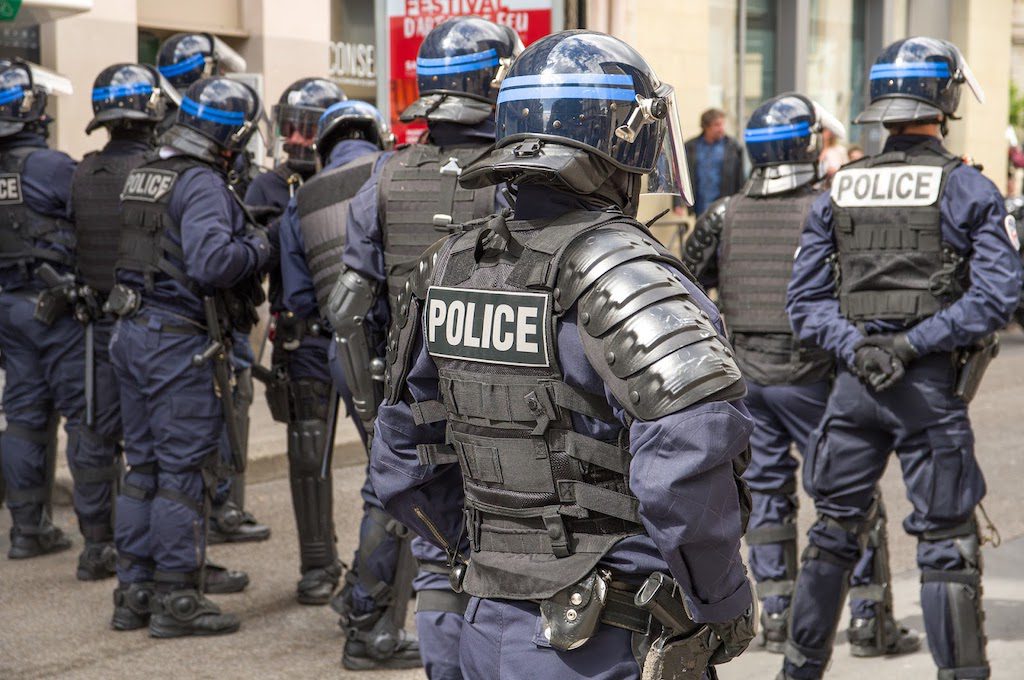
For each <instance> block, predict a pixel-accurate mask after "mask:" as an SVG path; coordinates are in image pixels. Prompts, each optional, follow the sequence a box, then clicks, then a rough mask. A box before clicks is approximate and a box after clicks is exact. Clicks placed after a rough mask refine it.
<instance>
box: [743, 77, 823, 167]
mask: <svg viewBox="0 0 1024 680" xmlns="http://www.w3.org/2000/svg"><path fill="white" fill-rule="evenodd" d="M743 140H744V142H745V143H746V148H747V154H748V155H749V156H750V162H751V163H752V164H753V165H755V166H763V165H779V164H783V163H817V161H818V154H819V153H820V152H821V143H820V142H821V137H820V135H819V134H818V116H817V114H816V113H815V110H814V104H813V103H811V101H810V100H809V99H807V98H806V97H804V96H803V95H799V94H783V95H779V96H778V97H772V98H771V99H769V100H767V101H765V102H763V103H762V104H761V105H760V106H758V107H757V108H756V109H755V110H754V112H753V113H752V114H751V115H750V120H749V121H747V127H746V129H745V130H744V133H743Z"/></svg>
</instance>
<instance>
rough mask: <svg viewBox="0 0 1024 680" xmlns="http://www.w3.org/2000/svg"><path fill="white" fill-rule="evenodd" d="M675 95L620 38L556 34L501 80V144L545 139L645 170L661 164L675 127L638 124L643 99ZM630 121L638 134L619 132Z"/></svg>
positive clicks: (498, 132) (585, 33) (531, 50)
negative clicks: (668, 135) (667, 137)
mask: <svg viewBox="0 0 1024 680" xmlns="http://www.w3.org/2000/svg"><path fill="white" fill-rule="evenodd" d="M671 92H672V89H671V87H669V86H667V85H663V84H662V83H661V81H660V80H659V79H658V77H657V76H656V75H655V74H654V71H653V70H652V69H651V68H650V66H648V64H647V62H646V61H645V60H644V58H643V57H642V56H640V54H639V53H638V52H637V51H636V50H634V49H633V48H632V47H630V46H629V45H627V44H626V43H624V42H622V41H621V40H619V39H618V38H614V37H612V36H610V35H605V34H603V33H596V32H593V31H563V32H561V33H556V34H554V35H549V36H547V37H545V38H542V39H541V40H538V41H537V42H535V43H534V44H532V45H530V47H529V48H528V49H527V50H526V51H524V52H523V54H522V55H520V57H519V58H518V59H516V61H515V63H514V64H513V65H512V69H511V70H510V71H509V74H508V76H507V77H506V78H505V79H504V80H503V81H502V83H501V92H500V94H499V95H498V110H497V116H496V121H497V130H496V138H497V146H498V147H504V146H508V145H511V144H515V143H516V142H518V141H521V140H525V139H527V138H530V139H539V140H541V141H544V142H546V143H554V144H562V145H566V146H572V147H577V148H581V149H584V150H585V151H587V152H588V153H595V154H597V155H598V156H601V157H603V158H605V159H606V160H608V161H611V162H612V163H613V164H614V165H615V166H616V167H618V168H620V169H622V170H626V171H628V172H633V173H638V174H645V173H648V172H650V171H651V170H653V169H654V167H655V163H656V161H657V158H658V155H659V153H660V152H661V147H662V142H663V141H664V138H665V135H666V133H667V131H668V130H667V127H668V126H667V125H665V124H659V125H638V126H635V121H636V120H637V115H635V114H637V113H639V112H638V111H637V110H638V109H639V108H640V107H639V105H638V103H637V97H638V96H639V97H640V98H641V99H653V100H656V101H659V102H660V101H662V100H663V99H664V98H666V97H667V96H671ZM662 118H664V115H663V116H662ZM631 125H634V126H635V127H636V130H635V133H634V134H633V135H632V136H633V138H632V139H630V140H628V141H627V140H626V139H624V138H622V137H621V136H620V135H617V134H616V131H617V130H619V129H620V128H623V127H630V126H631Z"/></svg>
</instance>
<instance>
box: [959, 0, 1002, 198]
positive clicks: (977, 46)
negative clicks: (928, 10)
mask: <svg viewBox="0 0 1024 680" xmlns="http://www.w3.org/2000/svg"><path fill="white" fill-rule="evenodd" d="M1012 31H1013V3H1012V0H954V1H953V2H952V6H951V12H950V33H949V38H950V40H952V41H953V42H954V43H956V44H957V45H958V46H959V47H960V49H961V51H963V53H964V57H966V59H967V62H968V63H969V64H970V65H971V70H973V71H974V75H975V76H976V77H977V78H978V80H979V81H980V82H981V85H982V87H983V88H984V90H985V103H984V104H979V103H978V102H977V101H976V100H975V99H974V96H973V95H971V94H970V92H968V91H967V88H966V87H965V88H963V92H962V94H961V96H960V110H959V115H960V116H962V117H963V120H961V121H953V122H952V123H951V124H950V131H951V132H950V135H949V139H948V140H947V146H948V147H949V149H950V150H951V151H953V152H954V153H961V154H968V155H970V156H972V157H973V158H974V159H975V161H976V162H978V163H981V164H983V165H984V166H985V175H986V176H987V177H988V178H989V179H991V180H992V181H993V182H995V183H996V186H997V187H999V189H1000V190H1001V191H1005V189H1006V166H1007V158H1006V139H1005V137H1004V136H1003V133H1004V131H1005V130H1006V125H1007V119H1008V116H1009V109H1010V95H1009V83H1010V63H1011V61H1010V52H1011V42H1012V40H1011V35H1012Z"/></svg>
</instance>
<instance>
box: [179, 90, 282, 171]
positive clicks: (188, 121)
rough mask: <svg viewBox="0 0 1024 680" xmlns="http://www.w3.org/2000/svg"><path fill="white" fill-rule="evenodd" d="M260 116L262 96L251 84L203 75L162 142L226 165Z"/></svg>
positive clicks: (188, 93)
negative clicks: (260, 96)
mask: <svg viewBox="0 0 1024 680" xmlns="http://www.w3.org/2000/svg"><path fill="white" fill-rule="evenodd" d="M261 116H262V108H261V104H260V98H259V95H257V94H256V91H255V90H253V89H252V88H251V87H249V86H248V85H246V84H245V83H243V82H240V81H238V80H232V79H231V78H227V77H224V76H218V77H214V78H204V79H203V80H200V81H198V82H196V83H194V84H193V85H191V86H190V87H189V88H188V90H187V91H186V92H185V94H184V96H182V99H181V107H180V108H179V109H178V114H177V118H176V119H175V123H174V125H173V126H171V129H170V130H168V131H167V133H166V134H165V135H164V137H163V138H162V141H163V143H165V144H167V145H168V146H171V147H173V148H175V149H178V150H179V151H181V152H182V153H185V154H186V155H190V156H194V157H196V158H199V159H201V160H205V161H207V162H211V163H216V164H218V165H223V164H224V163H226V162H230V161H231V160H232V159H233V158H234V157H235V156H236V155H237V154H238V153H240V152H241V151H242V150H243V149H244V148H245V146H246V144H248V142H249V139H250V138H251V137H252V135H253V134H254V133H255V132H256V131H257V124H258V121H259V119H260V117H261Z"/></svg>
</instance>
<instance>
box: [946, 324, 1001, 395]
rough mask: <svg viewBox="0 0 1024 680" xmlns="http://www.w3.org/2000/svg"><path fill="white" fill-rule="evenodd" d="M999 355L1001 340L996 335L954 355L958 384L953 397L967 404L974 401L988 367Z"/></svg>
mask: <svg viewBox="0 0 1024 680" xmlns="http://www.w3.org/2000/svg"><path fill="white" fill-rule="evenodd" d="M998 354H999V338H998V336H996V334H995V333H993V334H992V335H989V336H987V337H985V338H983V339H982V340H980V341H979V342H978V343H977V344H976V345H972V346H971V347H965V348H963V349H961V350H959V351H958V352H956V353H955V354H954V360H955V362H956V383H955V384H954V387H953V395H954V396H957V397H960V398H961V399H963V400H964V402H966V403H970V401H971V400H972V399H974V395H976V394H977V393H978V387H979V386H980V385H981V379H982V377H984V375H985V371H986V370H987V369H988V365H989V364H990V363H992V360H993V359H995V358H996V355H998Z"/></svg>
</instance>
